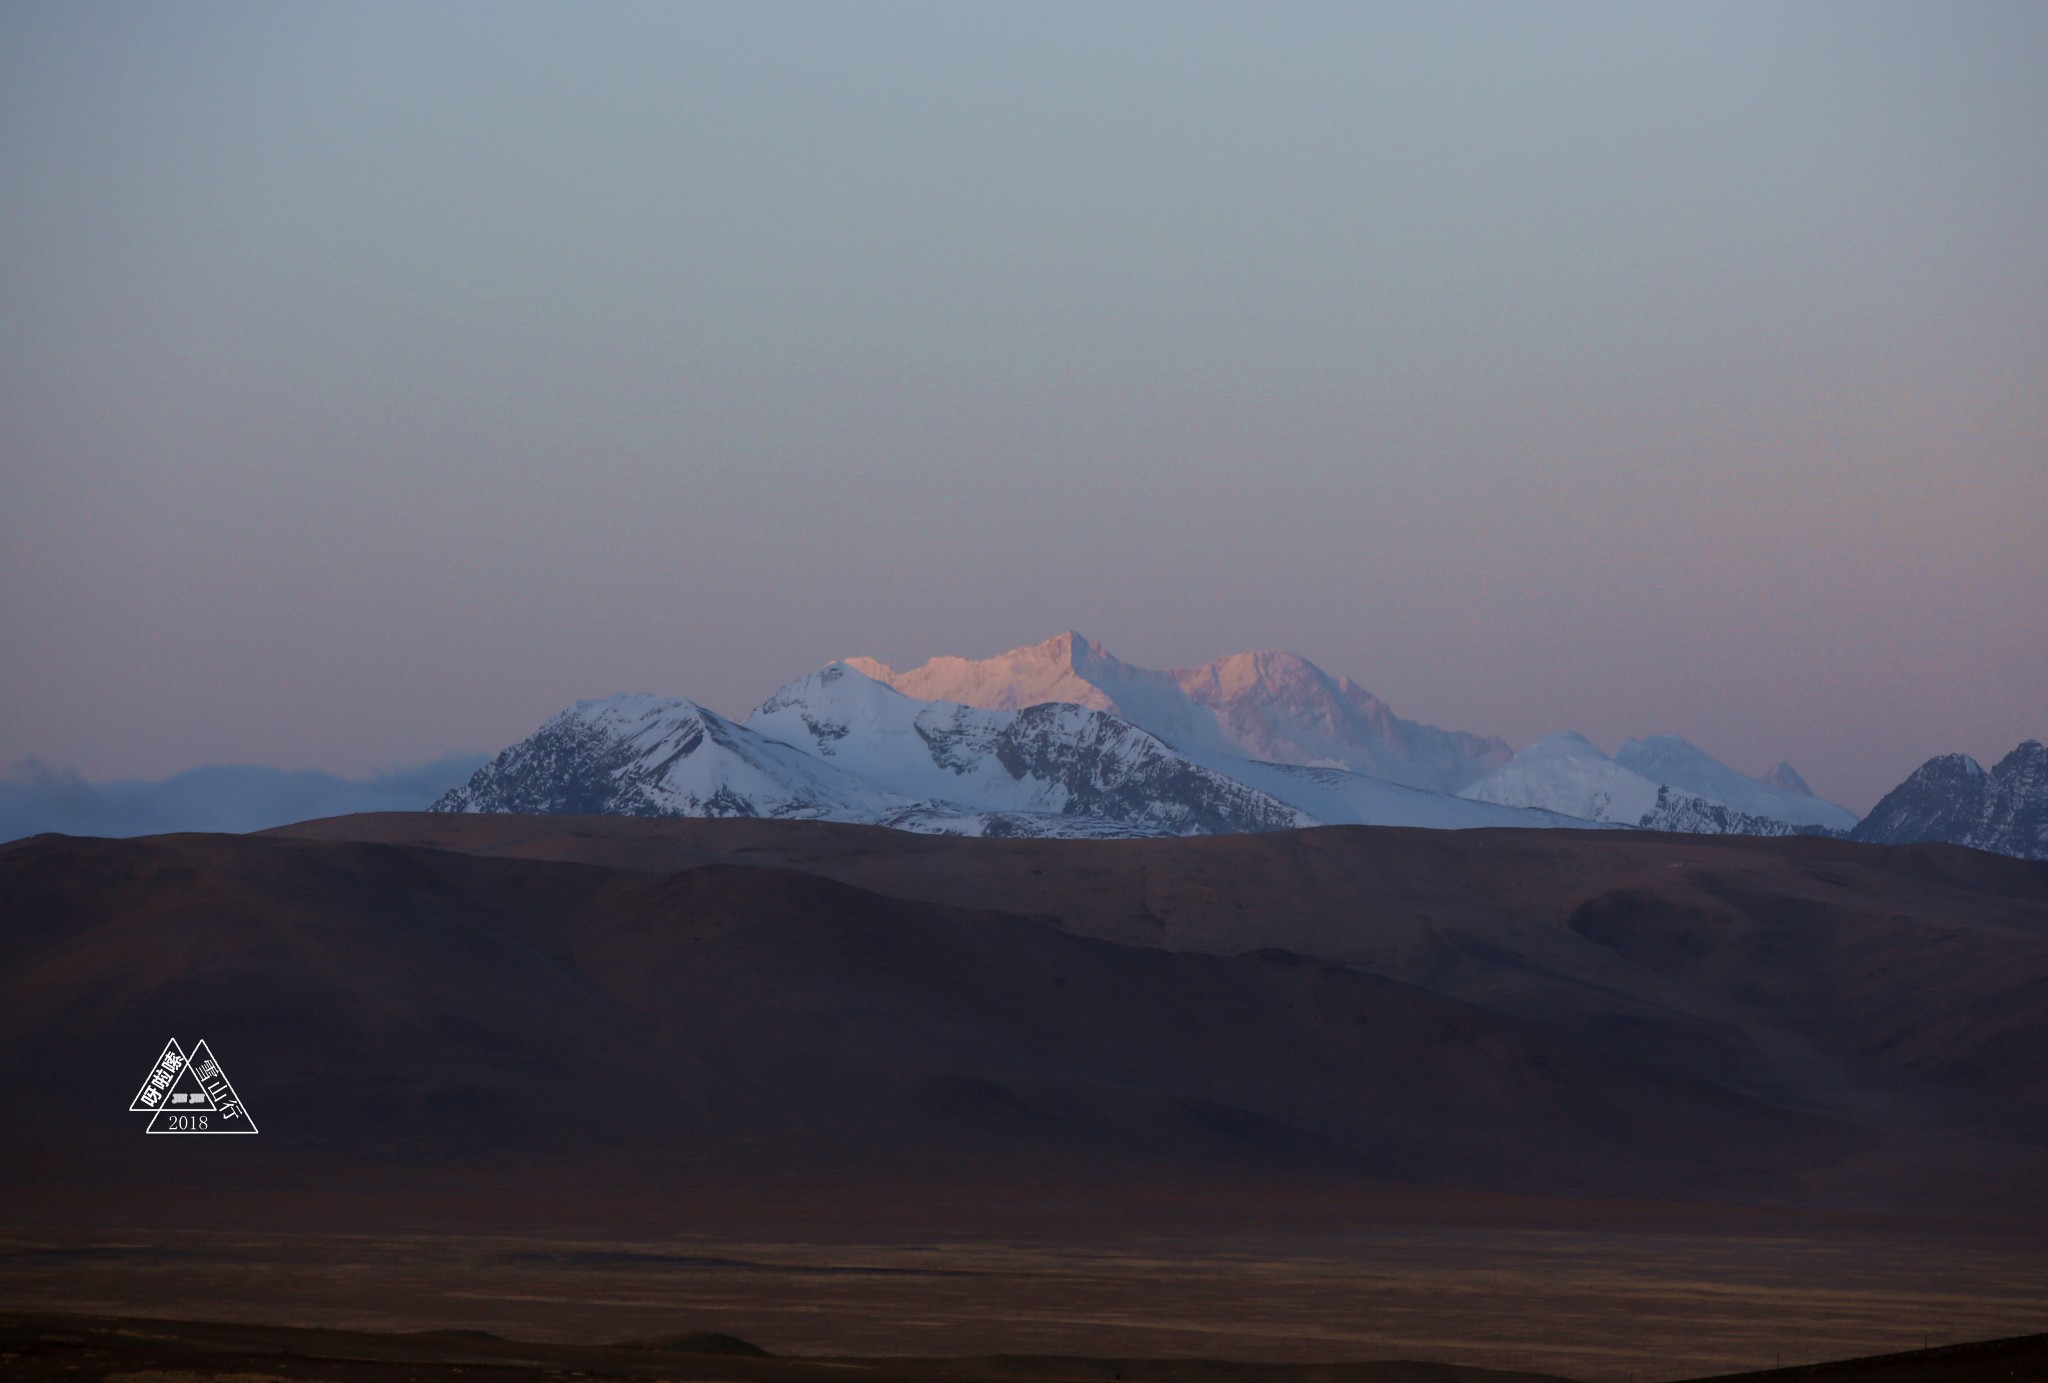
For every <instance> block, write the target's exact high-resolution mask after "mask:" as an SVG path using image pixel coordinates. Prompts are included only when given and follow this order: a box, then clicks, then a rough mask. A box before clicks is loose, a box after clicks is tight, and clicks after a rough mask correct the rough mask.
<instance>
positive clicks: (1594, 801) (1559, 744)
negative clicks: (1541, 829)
mask: <svg viewBox="0 0 2048 1383" xmlns="http://www.w3.org/2000/svg"><path fill="white" fill-rule="evenodd" d="M1780 770H1782V773H1781V774H1780V777H1781V779H1782V777H1783V775H1784V774H1789V775H1790V776H1791V778H1792V779H1794V780H1797V779H1798V774H1797V773H1796V772H1794V771H1793V770H1792V768H1791V766H1790V765H1789V764H1780V765H1779V766H1778V770H1774V772H1778V771H1780ZM1803 785H1804V784H1803V783H1802V786H1803ZM1461 796H1464V797H1468V798H1471V799H1472V800H1474V801H1480V802H1497V803H1499V804H1500V805H1502V806H1508V807H1536V808H1541V809H1542V810H1545V811H1553V812H1561V813H1563V814H1565V815H1567V816H1576V817H1582V818H1584V819H1585V820H1588V821H1608V822H1615V823H1618V824H1621V825H1627V826H1642V827H1647V828H1649V829H1651V830H1657V831H1691V832H1695V833H1699V834H1708V835H1787V834H1791V833H1793V832H1795V831H1800V830H1821V831H1837V832H1839V831H1844V830H1847V829H1848V828H1849V827H1851V826H1853V825H1855V824H1856V814H1855V813H1854V812H1851V811H1850V810H1848V809H1847V808H1846V807H1837V806H1835V805H1834V804H1833V803H1831V802H1823V801H1821V800H1820V799H1819V798H1817V797H1814V796H1813V795H1812V794H1811V793H1799V792H1792V791H1788V790H1787V789H1785V788H1783V787H1779V786H1775V785H1772V784H1767V783H1763V782H1760V781H1759V780H1757V779H1755V778H1750V777H1746V776H1745V775H1743V774H1740V773H1737V772H1736V771H1735V770H1734V769H1732V768H1730V767H1728V766H1727V765H1726V764H1724V763H1721V762H1720V761H1719V760H1717V759H1715V758H1713V757H1712V756H1711V755H1709V754H1707V753H1706V752H1705V751H1704V750H1702V749H1700V748H1699V747H1698V746H1696V745H1693V744H1691V743H1689V742H1687V741H1686V740H1683V739H1681V738H1679V737H1678V736H1677V735H1653V736H1651V737H1649V738H1648V739H1639V740H1630V741H1629V742H1628V743H1627V744H1624V745H1623V746H1622V747H1621V750H1620V752H1619V753H1617V754H1615V755H1613V756H1612V757H1609V756H1608V755H1606V754H1603V753H1601V752H1600V750H1599V749H1598V748H1597V747H1595V746H1594V745H1593V744H1592V743H1591V742H1590V741H1588V740H1587V739H1586V737H1585V736H1583V735H1580V734H1576V733H1574V732H1572V731H1569V730H1566V731H1561V732H1560V733H1558V734H1554V735H1547V736H1545V737H1544V738H1542V739H1540V740H1538V741H1536V742H1535V743H1534V744H1532V745H1529V746H1528V747H1527V748H1525V749H1523V750H1522V751H1521V752H1519V753H1517V754H1516V755H1515V756H1514V757H1513V758H1512V759H1510V760H1509V761H1508V762H1507V764H1506V765H1504V766H1503V767H1501V768H1500V769H1497V770H1496V771H1495V772H1493V773H1492V774H1490V775H1488V776H1487V777H1486V778H1484V779H1481V780H1480V781H1479V782H1477V783H1474V784H1473V785H1472V786H1471V787H1469V788H1467V789H1465V791H1464V792H1463V793H1462V794H1461Z"/></svg>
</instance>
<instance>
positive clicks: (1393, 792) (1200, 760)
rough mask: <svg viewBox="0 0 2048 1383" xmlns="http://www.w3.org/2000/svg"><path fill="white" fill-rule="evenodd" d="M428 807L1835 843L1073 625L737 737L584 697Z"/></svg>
mask: <svg viewBox="0 0 2048 1383" xmlns="http://www.w3.org/2000/svg"><path fill="white" fill-rule="evenodd" d="M435 810H439V811H468V812H479V811H490V812H597V813H607V814H622V815H680V816H763V817H774V818H786V819H816V820H829V821H848V822H863V823H868V824H875V825H886V826H893V827H897V828H899V829H908V830H918V831H929V832H942V833H947V834H964V835H1033V836H1106V835H1190V834H1218V833H1228V832H1236V831H1259V830H1278V829H1287V828H1291V827H1301V826H1312V825H1399V826H1429V827H1437V828H1443V829H1460V828H1472V827H1486V826H1530V827H1544V826H1560V825H1573V826H1582V825H1585V824H1587V823H1593V824H1597V825H1602V826H1627V827H1649V828H1652V829H1662V830H1678V831H1688V832H1695V833H1711V834H1748V835H1782V834H1791V833H1794V832H1840V831H1844V830H1847V829H1848V828H1849V827H1851V826H1854V825H1855V823H1856V816H1855V814H1854V813H1853V812H1850V811H1848V810H1847V809H1846V808H1842V807H1838V806H1835V805H1833V804H1832V803H1828V802H1823V801H1821V800H1820V799H1819V798H1817V797H1815V796H1814V795H1813V794H1812V793H1811V791H1809V790H1807V789H1806V786H1805V783H1804V781H1803V780H1802V779H1800V777H1799V775H1798V773H1797V771H1796V770H1794V769H1793V768H1792V767H1791V766H1790V765H1788V764H1779V765H1778V766H1777V767H1776V768H1775V769H1773V770H1772V773H1771V775H1769V776H1768V778H1767V779H1756V778H1750V777H1747V776H1745V775H1743V774H1740V773H1737V772H1736V771H1735V770H1733V769H1731V768H1729V767H1727V766H1726V765H1724V764H1721V763H1719V762H1718V761H1716V760H1714V759H1713V758H1712V757H1710V756H1709V755H1707V754H1706V753H1704V752H1703V751H1701V750H1699V749H1698V748H1696V747H1695V746H1693V745H1691V744H1689V743H1687V742H1686V741H1685V740H1683V739H1680V738H1679V737H1677V736H1675V735H1662V736H1656V737H1652V738H1650V739H1644V740H1632V741H1630V742H1629V743H1628V744H1627V745H1624V746H1623V747H1622V750H1621V752H1620V753H1619V754H1617V755H1615V756H1614V757H1613V758H1609V757H1608V756H1606V755H1604V754H1602V753H1601V752H1600V751H1599V750H1598V749H1596V748H1594V746H1593V745H1592V744H1590V743H1589V742H1587V741H1586V740H1585V739H1584V738H1583V737H1581V736H1578V735H1575V734H1563V735H1553V736H1551V737H1549V738H1547V739H1545V740H1541V741H1538V742H1537V743H1536V744H1534V745H1531V746H1529V747H1528V748H1526V749H1524V750H1523V751H1521V752H1520V753H1519V754H1517V753H1514V752H1512V751H1511V750H1510V749H1509V747H1508V745H1507V744H1506V743H1505V742H1504V741H1502V740H1500V739H1498V738H1495V737H1491V736H1482V735H1476V734H1471V733H1468V732H1464V731H1455V730H1443V729H1439V728H1437V727H1436V726H1433V725H1425V724H1422V723H1420V722H1417V721H1411V720H1404V719H1402V718H1401V717H1399V716H1397V715H1395V714H1394V712H1393V710H1392V708H1391V707H1389V706H1388V705H1387V704H1386V703H1385V702H1384V701H1381V700H1380V699H1379V698H1378V697H1376V696H1374V695H1372V694H1371V693H1370V692H1368V691H1366V690H1365V689H1364V688H1363V687H1360V686H1359V685H1358V684H1357V683H1355V682H1353V681H1351V680H1350V679H1349V678H1340V677H1332V676H1331V675H1330V674H1328V673H1326V672H1324V671H1323V670H1322V669H1321V668H1318V667H1317V666H1316V665H1315V664H1313V663H1311V662H1309V661H1308V660H1307V659H1305V658H1302V657H1299V656H1297V655H1295V654H1291V653H1279V652H1258V653H1240V654H1234V655H1232V656H1230V657H1227V658H1219V659H1217V660H1215V661H1214V662H1210V663H1205V664H1203V665H1201V666H1200V667H1195V668H1178V669H1172V670H1167V671H1160V670H1155V669H1150V668H1141V667H1136V666H1134V665H1132V664H1129V663H1126V662H1123V661H1122V660H1121V659H1119V658H1117V657H1116V656H1115V655H1114V654H1112V653H1110V652H1109V651H1108V650H1107V649H1105V648H1104V647H1103V646H1102V645H1101V644H1098V643H1095V642H1093V641H1092V640H1090V639H1088V638H1086V637H1085V636H1083V635H1081V634H1079V633H1076V632H1072V631H1069V632H1066V633H1063V634H1060V635H1057V636H1055V637H1054V638H1051V639H1048V640H1046V641H1044V642H1043V643H1039V644H1033V645H1030V646H1028V647H1023V648H1017V649H1013V650H1011V651H1010V652H1008V653H1004V654H1001V655H998V656H997V657H994V658H988V659H980V660H971V659H965V658H950V657H948V658H934V659H932V660H931V661H929V662H926V663H924V664H922V665H920V666H918V667H915V668H911V669H908V670H906V671H898V670H896V669H894V668H891V667H889V666H888V665H886V664H884V663H881V662H878V661H876V660H874V659H872V658H849V659H846V660H845V661H843V662H838V663H833V664H831V665H830V666H828V667H826V668H823V669H821V670H820V671H818V672H815V673H812V674H810V675H809V676H806V677H802V678H798V679H797V680H796V681H794V682H791V683H789V684H788V685H786V686H784V687H782V688H781V689H780V690H778V691H777V692H775V694H774V695H772V696H770V697H769V698H768V699H767V700H766V701H764V702H763V703H761V705H760V706H759V707H757V708H756V709H755V710H754V712H753V713H752V714H751V715H750V716H748V717H747V718H746V720H745V721H744V722H738V721H732V720H728V719H726V718H724V717H722V716H719V715H718V714H717V713H716V712H713V711H710V710H708V709H707V708H705V707H703V706H700V705H697V704H696V703H694V702H690V701H686V700H682V699H680V698H662V697H649V696H638V695H622V696H615V697H611V698H607V699H604V700H599V701H584V702H578V703H577V704H576V705H574V706H572V707H570V708H569V709H568V710H565V711H563V712H562V713H561V714H560V715H558V716H556V717H555V718H554V719H552V720H550V721H549V722H548V723H547V724H546V725H544V726H542V727H541V729H540V730H539V731H537V732H536V733H535V734H534V735H533V736H531V737H530V738H528V739H527V740H524V741H522V742H520V743H519V744H517V745H514V746H512V747H511V748H509V749H507V750H506V751H505V752H504V753H503V754H501V755H500V756H499V757H498V758H497V759H496V760H495V761H493V762H492V763H490V764H488V765H486V766H485V767H484V768H482V769H480V770H479V771H478V772H477V773H476V775H475V776H474V777H473V778H472V779H471V780H470V781H469V782H468V783H467V784H465V785H464V786H463V787H461V788H458V789H456V790H454V791H452V792H450V793H448V794H447V795H446V796H445V797H443V798H442V799H441V800H440V801H439V802H437V803H436V804H435Z"/></svg>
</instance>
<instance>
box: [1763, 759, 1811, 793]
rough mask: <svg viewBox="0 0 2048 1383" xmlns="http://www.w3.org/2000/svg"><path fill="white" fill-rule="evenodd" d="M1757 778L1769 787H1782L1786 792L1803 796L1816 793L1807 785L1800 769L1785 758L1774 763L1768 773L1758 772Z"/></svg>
mask: <svg viewBox="0 0 2048 1383" xmlns="http://www.w3.org/2000/svg"><path fill="white" fill-rule="evenodd" d="M1756 780H1757V781H1758V782H1759V783H1762V784H1763V785H1764V786H1765V787H1767V788H1782V789H1784V790H1785V791H1786V792H1796V793H1798V794H1799V795H1800V796H1801V797H1811V796H1813V795H1814V792H1813V789H1812V788H1810V787H1808V786H1807V785H1806V780H1805V779H1804V778H1802V777H1800V776H1799V770H1798V769H1796V768H1794V767H1792V765H1790V764H1788V763H1786V762H1785V761H1784V760H1783V759H1780V760H1778V762H1776V763H1774V764H1772V765H1771V768H1770V771H1769V772H1768V773H1759V774H1757V775H1756Z"/></svg>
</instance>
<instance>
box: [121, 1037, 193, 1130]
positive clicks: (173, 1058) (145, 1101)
mask: <svg viewBox="0 0 2048 1383" xmlns="http://www.w3.org/2000/svg"><path fill="white" fill-rule="evenodd" d="M184 1069H185V1049H184V1048H183V1047H180V1046H179V1045H178V1039H177V1038H175V1037H174V1038H172V1039H171V1040H170V1041H168V1042H166V1043H164V1054H163V1055H162V1056H160V1057H158V1058H157V1059H156V1065H154V1066H152V1067H150V1068H149V1074H148V1075H147V1076H144V1077H143V1078H142V1088H141V1089H140V1090H137V1091H136V1092H135V1098H134V1099H132V1100H130V1101H129V1102H128V1112H129V1113H130V1114H153V1113H155V1112H156V1111H157V1110H159V1109H161V1108H162V1107H163V1103H164V1096H165V1095H166V1094H167V1093H169V1091H170V1088H171V1083H172V1082H173V1081H175V1080H176V1079H177V1078H178V1076H179V1074H180V1073H182V1072H183V1071H184Z"/></svg>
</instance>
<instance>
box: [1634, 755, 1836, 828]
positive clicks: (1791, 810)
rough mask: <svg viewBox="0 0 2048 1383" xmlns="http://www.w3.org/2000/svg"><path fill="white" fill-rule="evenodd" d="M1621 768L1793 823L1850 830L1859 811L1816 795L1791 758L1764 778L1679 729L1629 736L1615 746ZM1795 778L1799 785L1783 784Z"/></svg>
mask: <svg viewBox="0 0 2048 1383" xmlns="http://www.w3.org/2000/svg"><path fill="white" fill-rule="evenodd" d="M1614 761H1615V762H1616V763H1618V764H1620V765H1621V766H1622V767H1623V768H1626V769H1628V770H1630V771H1631V772H1633V773H1635V774H1637V775H1639V776H1640V777H1643V778H1647V779H1648V780H1649V781H1651V782H1653V783H1656V784H1657V785H1659V786H1660V787H1668V788H1671V789H1673V790H1674V791H1676V792H1680V793H1683V794H1685V795H1686V796H1688V797H1697V798H1700V799H1701V800H1703V801H1706V802H1712V803H1715V804H1716V805H1718V806H1722V807H1726V808H1728V809H1729V810H1730V811H1735V812H1740V813H1742V814H1743V815H1744V816H1758V817H1764V818H1766V819H1768V820H1772V821H1782V822H1785V823H1786V824H1787V825H1792V826H1823V827H1826V828H1827V829H1828V830H1830V831H1846V830H1848V829H1849V828H1850V827H1852V826H1854V825H1855V824H1856V813H1854V812H1852V811H1850V810H1849V809H1848V808H1847V807H1838V806H1836V805H1835V804H1834V803H1832V802H1823V801H1821V800H1820V799H1819V798H1818V797H1815V796H1814V795H1813V791H1812V790H1811V789H1810V788H1808V787H1807V786H1806V781H1805V780H1804V779H1803V778H1801V777H1800V776H1799V773H1798V771H1797V770H1796V769H1794V768H1793V767H1792V765H1790V764H1786V763H1781V764H1779V765H1778V766H1777V767H1776V768H1774V769H1772V770H1771V772H1772V773H1773V774H1775V775H1778V781H1777V782H1775V783H1773V782H1766V781H1764V780H1763V779H1758V778H1751V777H1749V776H1747V775H1746V774H1741V773H1737V772H1736V771H1735V770H1734V769H1732V768H1730V767H1728V765H1726V764H1724V763H1722V762H1720V761H1719V760H1718V759H1715V758H1714V757H1712V756H1711V755H1709V754H1708V753H1707V752H1706V751H1705V750H1703V749H1701V748H1699V747H1698V746H1697V745H1694V744H1691V743H1689V742H1688V741H1686V740H1684V739H1681V738H1679V737H1678V736H1677V735H1651V736H1649V737H1648V738H1647V739H1639V740H1630V741H1629V742H1628V743H1627V744H1624V745H1623V746H1622V747H1621V748H1620V749H1617V750H1616V751H1615V752H1614ZM1788 781H1789V782H1791V783H1796V784H1797V785H1798V786H1797V787H1796V788H1789V789H1788V788H1787V787H1785V786H1783V784H1784V783H1786V782H1788Z"/></svg>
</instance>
